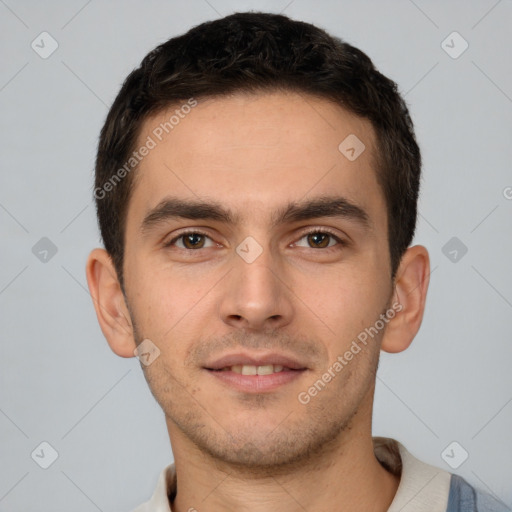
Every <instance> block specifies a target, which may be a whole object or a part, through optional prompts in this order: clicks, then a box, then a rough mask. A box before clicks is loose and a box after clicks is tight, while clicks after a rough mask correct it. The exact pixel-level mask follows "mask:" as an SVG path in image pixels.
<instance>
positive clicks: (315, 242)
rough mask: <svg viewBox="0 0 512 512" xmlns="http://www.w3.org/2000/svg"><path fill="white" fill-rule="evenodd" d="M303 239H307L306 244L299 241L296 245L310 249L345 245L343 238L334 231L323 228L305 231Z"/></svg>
mask: <svg viewBox="0 0 512 512" xmlns="http://www.w3.org/2000/svg"><path fill="white" fill-rule="evenodd" d="M303 239H304V240H306V243H305V244H301V243H300V241H299V242H297V243H296V244H295V245H297V246H299V247H306V248H309V249H331V248H335V246H337V245H338V246H340V247H343V246H345V243H344V242H343V240H341V239H340V238H338V237H337V236H336V235H335V234H334V233H331V232H330V231H325V230H321V229H317V230H316V231H310V232H308V233H304V234H303V235H302V237H301V238H300V240H303Z"/></svg>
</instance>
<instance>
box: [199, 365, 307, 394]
mask: <svg viewBox="0 0 512 512" xmlns="http://www.w3.org/2000/svg"><path fill="white" fill-rule="evenodd" d="M205 371H206V372H207V373H208V374H209V375H211V376H212V378H214V379H216V380H217V381H220V382H221V383H222V384H224V385H226V386H228V387H229V388H231V389H235V390H237V391H241V392H244V393H264V392H270V391H274V390H276V389H277V388H279V387H281V386H284V385H285V384H289V383H290V382H293V381H295V380H297V379H299V378H300V377H301V376H302V375H303V374H304V373H305V372H306V371H307V370H283V371H281V372H279V373H272V374H270V375H242V374H241V373H235V372H232V371H230V370H208V369H205Z"/></svg>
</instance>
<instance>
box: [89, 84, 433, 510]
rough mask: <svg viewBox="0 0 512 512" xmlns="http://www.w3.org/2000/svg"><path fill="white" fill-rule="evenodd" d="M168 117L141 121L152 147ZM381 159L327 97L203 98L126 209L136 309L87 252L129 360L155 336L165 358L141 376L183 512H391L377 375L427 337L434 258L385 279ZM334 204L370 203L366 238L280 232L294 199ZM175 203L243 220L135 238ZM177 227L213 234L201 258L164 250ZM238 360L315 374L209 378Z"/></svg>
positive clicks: (294, 227) (143, 170) (112, 337)
mask: <svg viewBox="0 0 512 512" xmlns="http://www.w3.org/2000/svg"><path fill="white" fill-rule="evenodd" d="M174 108H175V106H173V109H174ZM173 109H170V112H171V113H172V110H173ZM168 118H169V113H168V112H160V113H159V114H157V115H155V116H153V117H152V118H150V119H147V120H146V122H145V123H144V125H143V129H142V131H141V133H140V142H141V143H143V141H145V140H146V138H147V136H148V135H151V133H152V130H153V129H154V127H155V126H158V124H159V123H161V122H163V121H164V120H167V119H168ZM349 134H355V135H357V137H358V138H359V139H360V140H361V141H363V142H364V144H365V146H366V149H365V151H364V152H363V153H362V154H361V155H360V156H359V157H358V158H357V159H356V160H354V161H349V160H348V159H347V158H346V157H345V156H344V155H343V154H341V152H340V151H339V150H338V145H339V144H340V142H341V141H343V140H344V139H345V137H347V136H348V135H349ZM375 148H376V144H375V134H374V131H373V128H372V126H371V124H370V123H369V122H368V121H366V120H364V119H361V118H359V117H357V116H355V115H353V114H351V113H349V112H347V111H345V110H344V109H342V108H341V107H339V106H337V105H334V104H332V103H330V102H328V101H326V100H324V99H318V98H315V97H312V96H309V95H302V94H300V95H299V94H296V93H284V92H275V93H258V94H253V95H248V94H236V95H233V96H230V97H225V98H214V99H207V100H201V101H199V104H198V105H197V106H196V107H195V108H194V109H193V110H192V111H191V112H190V113H189V114H188V115H187V116H186V117H185V118H184V119H182V120H180V123H179V125H177V126H176V127H175V128H174V129H173V131H172V132H171V133H170V134H169V135H168V136H166V137H165V138H164V140H163V141H162V142H160V143H158V145H157V146H156V147H155V148H154V149H152V150H151V151H150V152H149V154H148V155H147V156H146V157H145V158H144V160H143V161H142V162H141V165H140V168H139V169H138V170H137V171H136V172H137V173H138V174H137V180H136V183H135V188H134V192H133V195H132V197H131V199H130V203H129V207H128V214H127V223H126V239H125V261H124V278H125V292H126V297H125V296H124V295H123V293H122V291H121V288H120V286H119V282H118V279H117V276H116V273H115V270H114V268H113V265H112V262H111V260H110V258H109V256H108V254H107V253H106V252H105V251H104V250H103V249H95V250H93V251H92V253H91V254H90V256H89V259H88V262H87V279H88V283H89V288H90V291H91V295H92V297H93V301H94V305H95V308H96V312H97V316H98V320H99V323H100V326H101V328H102V331H103V333H104V335H105V337H106V339H107V341H108V343H109V345H110V347H111V348H112V350H113V351H114V352H115V353H116V354H117V355H119V356H121V357H133V356H134V350H135V349H136V347H137V345H138V344H139V343H140V342H141V341H142V340H143V339H150V340H151V341H152V342H153V343H154V344H155V345H156V346H157V347H158V349H159V350H160V355H159V357H157V358H156V359H155V360H154V362H152V363H151V364H150V365H149V366H145V365H142V364H141V367H142V369H143V371H144V374H145V377H146V380H147V382H148V385H149V387H150V389H151V391H152V393H153V395H154V396H155V398H156V400H157V401H158V403H159V404H160V405H161V407H162V409H163V410H164V412H165V415H166V423H167V428H168V432H169V438H170V441H171V443H172V447H173V453H174V458H175V465H176V471H177V481H178V493H177V496H176V499H175V501H174V503H173V510H175V511H178V512H184V511H187V510H189V509H190V508H191V507H194V508H195V509H197V510H198V511H199V512H200V511H201V510H208V511H211V512H216V511H226V510H233V511H235V510H236V511H263V510H265V511H268V510H283V511H297V510H311V511H321V510H322V511H323V510H339V509H340V503H343V510H351V511H385V510H387V509H388V507H389V505H390V503H391V502H392V500H393V497H394V495H395V493H396V490H397V487H398V484H399V478H398V477H396V476H394V475H391V474H390V473H388V472H387V471H386V470H385V469H384V468H383V467H382V466H381V465H380V464H379V462H378V461H377V459H376V458H375V455H374V453H373V446H372V437H371V420H372V407H373V396H374V388H375V372H376V369H377V364H378V357H379V353H380V350H384V351H387V352H400V351H402V350H405V349H406V348H407V347H408V346H409V344H410V343H411V342H412V340H413V338H414V336H415V335H416V333H417V331H418V329H419V327H420V325H421V321H422V317H423V312H424V307H425V300H426V294H427V289H428V282H429V273H430V266H429V265H430V264H429V256H428V252H427V250H426V248H425V247H423V246H421V245H416V246H414V247H410V248H408V250H407V251H406V253H405V254H404V256H403V258H402V260H401V263H400V267H399V269H398V272H397V277H396V279H395V281H394V282H392V280H391V269H390V259H389V250H388V240H387V236H388V234H387V216H386V206H385V201H384V196H383V194H382V191H381V190H380V188H379V186H378V183H377V179H376V171H375V166H374V163H373V157H374V156H375V151H376V149H375ZM326 195H329V196H331V195H340V196H344V197H346V198H348V199H350V201H351V202H353V203H356V204H357V205H359V206H360V207H362V208H364V209H365V210H366V212H367V213H368V216H369V219H370V222H371V230H368V231H367V230H365V229H364V228H363V227H362V226H361V225H360V224H359V223H357V222H355V221H354V220H352V219H346V218H337V217H336V218H328V217H317V218H308V219H306V220H301V221H296V222H292V223H288V222H287V223H284V224H279V225H277V226H274V225H272V224H271V219H272V215H273V214H274V212H275V211H277V210H279V209H280V208H282V207H283V206H284V205H286V204H287V203H288V202H289V201H304V200H306V199H312V198H315V197H321V196H326ZM169 196H173V197H177V198H182V199H194V200H204V201H208V200H217V201H219V202H220V203H221V204H222V205H223V206H225V207H229V208H230V209H231V210H232V211H233V212H234V213H237V214H239V216H240V219H239V222H237V223H236V224H233V225H229V224H226V223H223V222H220V221H217V220H210V219H208V220H204V219H198V220H190V219H182V218H174V219H167V220H166V221H164V222H160V223H157V224H155V225H153V226H152V227H151V228H150V229H148V230H145V231H143V230H141V224H142V221H143V219H144V217H145V216H146V215H147V214H148V212H149V211H150V210H151V209H152V208H155V206H156V205H158V204H159V203H160V202H161V201H162V200H163V199H164V198H165V197H169ZM183 228H197V229H199V231H201V232H205V233H206V234H207V237H205V238H203V237H199V238H198V239H196V243H197V241H199V244H198V245H199V246H201V248H200V249H194V248H186V247H191V246H192V245H191V244H190V243H189V244H188V246H185V245H184V244H185V242H186V241H185V240H184V239H183V238H181V239H179V240H178V242H176V243H177V244H178V245H174V246H171V247H164V244H165V242H168V241H169V240H171V239H172V238H174V237H175V236H178V235H179V234H180V233H181V231H182V230H183ZM310 228H318V231H321V232H323V231H322V229H330V230H333V232H334V233H335V234H336V236H338V237H339V238H340V239H342V240H345V241H346V242H347V244H346V245H340V244H337V242H336V240H334V239H332V238H329V237H328V238H327V241H322V238H320V239H318V238H317V239H315V238H314V237H313V239H311V238H312V237H311V236H309V237H308V236H307V233H306V231H307V230H308V229H310ZM313 231H314V230H313ZM248 236H251V237H253V238H254V239H255V240H256V241H257V242H258V244H259V245H260V246H261V248H262V253H261V254H260V255H259V256H258V257H257V258H256V259H255V260H254V261H253V262H252V263H248V262H247V261H245V260H244V259H243V258H242V257H240V256H239V254H238V253H237V252H236V248H237V246H238V245H239V244H240V243H241V242H242V241H243V240H244V239H245V238H246V237H248ZM319 240H320V241H319ZM325 245H328V247H325ZM392 303H400V304H401V306H402V310H401V311H400V312H399V313H397V314H396V315H395V316H394V318H393V319H390V320H389V321H388V322H387V323H386V327H385V329H382V330H380V331H379V334H378V335H377V336H375V337H374V338H373V339H372V340H371V341H370V342H369V343H368V344H367V345H366V346H362V345H361V347H362V349H363V350H361V352H359V353H358V354H357V355H355V356H354V358H353V359H352V360H351V361H350V362H349V363H348V364H347V366H346V367H344V368H343V370H342V371H341V372H339V373H338V374H337V375H336V377H335V378H334V379H332V381H331V382H330V383H329V384H328V385H326V386H325V388H324V389H323V390H322V391H321V392H319V393H318V394H317V395H316V396H315V397H313V398H312V399H311V401H310V402H309V403H308V404H306V405H304V404H302V403H300V402H299V400H298V399H297V396H298V394H299V393H300V392H302V391H307V390H308V388H309V387H310V386H312V385H313V383H314V382H315V381H317V380H318V379H319V378H321V376H322V374H323V373H324V372H325V371H326V370H327V369H328V367H329V366H331V365H332V364H333V362H335V361H336V360H337V357H338V356H339V355H342V354H344V353H345V352H346V351H347V350H348V349H349V347H350V345H351V343H352V341H353V340H354V339H355V338H356V336H357V335H358V334H359V333H360V332H361V331H363V330H364V329H365V328H366V327H369V326H372V325H374V324H375V322H376V320H377V319H379V315H380V314H381V313H384V312H385V311H386V310H387V309H388V308H390V307H391V304H392ZM233 349H241V350H246V351H251V352H253V353H257V354H263V353H268V352H270V351H273V350H278V351H280V352H282V353H286V354H289V355H292V356H294V357H296V358H297V359H299V360H300V361H301V362H303V363H304V364H305V365H306V366H307V370H306V371H304V372H302V373H301V375H300V376H299V377H297V378H296V379H295V380H293V381H292V382H290V383H287V384H285V385H283V386H280V387H278V388H277V389H275V390H272V391H269V392H262V393H247V392H241V391H238V390H235V389H233V388H232V387H229V386H227V385H226V384H224V383H223V382H220V381H219V380H218V379H217V378H215V377H214V376H212V375H211V373H210V372H208V371H207V370H205V369H204V368H203V366H204V365H205V364H206V361H207V360H208V359H209V358H211V357H218V356H220V355H223V354H224V353H226V351H228V350H233Z"/></svg>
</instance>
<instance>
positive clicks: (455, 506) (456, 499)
mask: <svg viewBox="0 0 512 512" xmlns="http://www.w3.org/2000/svg"><path fill="white" fill-rule="evenodd" d="M446 512H511V509H510V508H508V507H507V506H506V505H505V504H504V503H502V502H501V501H498V500H497V499H495V498H493V497H492V496H491V495H490V494H487V493H484V492H482V491H481V490H479V489H476V488H475V487H473V486H472V485H471V484H469V483H468V482H467V481H466V480H464V478H462V477H461V476H459V475H455V474H453V475H452V477H451V480H450V493H449V495H448V508H447V510H446Z"/></svg>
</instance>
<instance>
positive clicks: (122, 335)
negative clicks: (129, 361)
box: [86, 249, 136, 357]
mask: <svg viewBox="0 0 512 512" xmlns="http://www.w3.org/2000/svg"><path fill="white" fill-rule="evenodd" d="M86 274H87V283H88V284H89V291H90V293H91V297H92V300H93V303H94V309H95V310H96V316H97V317H98V322H99V324H100V327H101V330H102V332H103V335H104V336H105V338H106V339H107V341H108V344H109V345H110V348H111V349H112V351H113V352H114V353H115V354H117V355H118V356H121V357H134V355H135V354H134V350H135V348H136V344H135V340H134V336H133V328H132V322H131V319H130V312H129V310H128V307H127V306H126V302H125V299H124V295H123V292H122V290H121V285H120V284H119V280H118V278H117V273H116V271H115V267H114V264H113V263H112V259H111V258H110V256H109V254H108V253H107V251H105V250H104V249H94V250H93V251H92V252H91V254H89V258H88V259H87V266H86Z"/></svg>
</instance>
